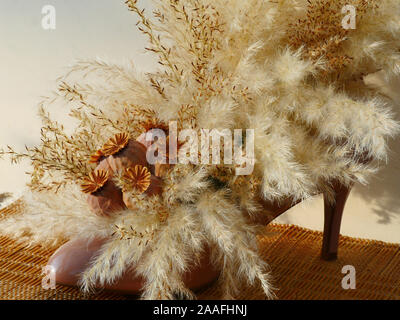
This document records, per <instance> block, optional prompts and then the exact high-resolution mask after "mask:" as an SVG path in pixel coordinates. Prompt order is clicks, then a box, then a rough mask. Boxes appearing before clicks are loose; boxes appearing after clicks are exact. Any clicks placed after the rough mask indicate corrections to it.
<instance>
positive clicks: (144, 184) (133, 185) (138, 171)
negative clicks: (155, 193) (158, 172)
mask: <svg viewBox="0 0 400 320" xmlns="http://www.w3.org/2000/svg"><path fill="white" fill-rule="evenodd" d="M150 177H151V173H150V171H149V169H147V168H146V167H143V166H141V165H136V166H134V167H129V168H126V169H125V173H124V180H125V181H126V182H127V186H128V187H129V189H130V190H123V192H127V191H134V192H136V193H138V194H142V193H144V192H145V191H146V190H147V189H148V188H149V186H150V182H151V181H150Z"/></svg>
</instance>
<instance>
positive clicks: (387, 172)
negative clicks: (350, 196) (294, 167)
mask: <svg viewBox="0 0 400 320" xmlns="http://www.w3.org/2000/svg"><path fill="white" fill-rule="evenodd" d="M365 81H366V83H367V84H369V85H373V86H378V87H379V88H381V91H382V93H384V94H385V95H387V96H389V97H390V98H392V99H393V100H394V101H395V102H396V106H395V108H394V109H395V110H394V112H395V114H396V120H397V121H399V122H400V78H398V79H395V80H391V81H390V83H387V82H385V80H384V77H383V75H382V74H378V75H373V76H369V77H367V78H366V79H365ZM389 150H390V153H389V160H388V164H387V165H385V164H383V166H382V169H381V170H380V171H379V172H378V174H377V175H376V176H374V177H373V178H371V180H370V184H369V185H367V186H361V185H358V186H357V187H356V188H355V189H354V193H355V194H357V195H359V196H360V197H362V199H363V200H364V201H365V202H366V203H368V204H370V205H371V206H372V207H371V211H372V212H374V213H375V214H376V215H377V216H378V217H379V220H378V221H377V222H378V223H380V224H390V223H392V222H393V220H397V219H400V157H399V156H400V139H399V137H396V138H395V139H391V140H390V142H389Z"/></svg>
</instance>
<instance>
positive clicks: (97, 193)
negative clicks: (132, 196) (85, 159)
mask: <svg viewBox="0 0 400 320" xmlns="http://www.w3.org/2000/svg"><path fill="white" fill-rule="evenodd" d="M94 173H95V174H92V175H91V176H92V177H89V179H87V180H85V182H84V184H82V191H84V192H85V190H86V191H87V192H86V193H89V195H88V197H87V202H88V204H89V207H90V209H91V210H92V212H93V213H95V214H96V215H98V216H110V215H112V214H113V213H116V212H118V211H122V210H124V209H126V206H125V204H124V202H123V200H122V191H121V190H120V189H119V188H118V187H117V186H116V185H115V184H114V182H113V181H112V180H111V176H112V174H113V171H112V170H111V167H110V165H109V163H108V160H107V159H104V160H102V161H101V162H100V164H99V165H98V166H97V168H96V170H95V172H94Z"/></svg>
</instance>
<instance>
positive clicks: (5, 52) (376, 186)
mask: <svg viewBox="0 0 400 320" xmlns="http://www.w3.org/2000/svg"><path fill="white" fill-rule="evenodd" d="M142 3H143V4H144V5H145V7H146V8H149V6H148V3H147V1H142ZM48 4H51V5H54V7H55V8H56V12H57V28H56V30H54V31H45V30H43V29H42V27H41V19H42V14H41V9H42V7H43V6H44V5H48ZM135 23H136V20H135V18H134V17H133V16H132V15H131V14H130V13H129V12H128V11H127V10H126V8H125V6H124V4H123V1H110V0H69V1H65V0H56V1H50V0H48V1H44V0H43V1H42V0H30V1H26V0H1V1H0V48H1V49H0V70H1V71H0V145H1V146H4V145H7V144H9V145H13V146H15V147H16V149H18V150H23V147H24V145H25V144H27V145H33V144H35V143H37V142H38V139H39V132H40V123H39V121H38V119H37V117H36V105H37V103H38V102H39V101H40V99H41V96H43V95H46V94H47V93H48V92H49V91H50V90H52V89H54V80H55V79H56V78H57V77H58V76H59V75H61V74H63V73H64V72H65V71H66V70H67V67H68V65H70V64H71V63H73V62H74V61H75V60H76V59H79V58H95V57H100V58H105V59H108V60H111V61H119V62H121V61H127V60H133V61H134V62H135V63H136V65H137V66H138V68H139V69H143V70H149V68H152V67H153V66H154V65H153V63H152V58H151V57H150V56H149V55H145V54H144V51H143V49H142V48H143V46H144V41H145V39H144V38H143V37H142V36H141V34H140V33H139V32H138V31H137V30H136V28H135ZM367 81H368V82H369V83H371V84H373V85H378V86H380V87H381V88H382V90H383V91H384V92H385V93H386V94H388V95H390V96H391V97H392V98H393V99H395V100H396V101H397V102H398V104H400V80H396V81H392V82H391V83H386V82H385V81H384V79H383V77H382V76H381V75H378V76H374V77H372V78H371V77H370V78H368V79H367ZM58 111H60V112H61V110H54V112H56V113H57V112H58ZM395 112H396V114H397V118H398V119H399V121H400V116H399V108H398V107H396V110H395ZM390 147H391V154H390V159H389V162H388V165H387V166H386V167H385V168H383V169H382V170H381V171H380V173H379V174H378V175H377V176H376V177H374V178H373V179H372V181H371V183H370V185H368V186H359V185H357V186H356V187H355V188H354V190H353V192H352V194H351V196H350V198H349V201H348V205H347V207H346V209H345V213H344V218H343V227H342V233H343V234H345V235H349V236H354V237H361V238H369V239H379V240H383V241H388V242H396V243H400V190H399V184H400V162H399V153H400V139H399V138H397V139H396V140H393V141H391V142H390ZM27 170H29V167H28V165H27V164H26V163H22V164H21V165H18V166H15V165H14V166H12V165H10V164H9V163H8V162H7V161H1V160H0V194H1V193H3V192H12V193H13V194H14V195H13V198H12V199H11V201H12V200H13V199H15V198H17V197H18V195H19V194H20V193H21V192H22V191H23V189H24V185H25V183H26V181H27V176H26V175H25V172H26V171H27ZM0 201H1V198H0ZM5 204H6V203H5V202H3V203H2V204H0V207H1V206H2V205H3V206H4V205H5ZM278 221H279V222H280V223H290V224H296V225H300V226H303V227H306V228H311V229H314V230H322V228H323V201H322V198H321V197H316V198H313V199H310V200H309V201H307V202H305V203H302V204H300V205H298V206H296V207H295V208H293V209H291V210H290V211H289V212H288V213H286V214H285V215H283V216H282V217H280V218H279V220H278Z"/></svg>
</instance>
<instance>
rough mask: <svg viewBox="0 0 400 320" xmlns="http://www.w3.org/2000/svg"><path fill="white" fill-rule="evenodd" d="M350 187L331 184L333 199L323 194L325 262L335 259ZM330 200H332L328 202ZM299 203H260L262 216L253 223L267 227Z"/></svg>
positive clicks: (290, 201) (323, 252) (289, 201)
mask: <svg viewBox="0 0 400 320" xmlns="http://www.w3.org/2000/svg"><path fill="white" fill-rule="evenodd" d="M351 189H352V186H350V187H346V186H344V185H342V184H340V183H334V184H333V199H332V195H331V196H330V197H329V196H328V195H327V194H324V215H325V222H324V234H323V241H322V250H321V258H322V259H323V260H326V261H332V260H336V259H337V253H338V246H339V235H340V226H341V222H342V216H343V211H344V207H345V204H346V201H347V199H348V196H349V194H350V191H351ZM330 199H332V200H330ZM298 203H299V202H293V201H292V199H287V200H285V201H282V202H280V203H279V204H276V203H272V202H267V201H260V204H261V205H262V206H263V208H264V210H265V211H264V213H263V215H260V216H258V217H256V218H255V222H257V223H259V224H260V223H261V224H264V225H268V224H269V223H271V222H272V221H273V220H275V219H276V218H278V217H280V216H281V215H282V214H284V213H285V212H287V211H288V210H289V209H291V208H293V207H294V206H295V205H297V204H298Z"/></svg>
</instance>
